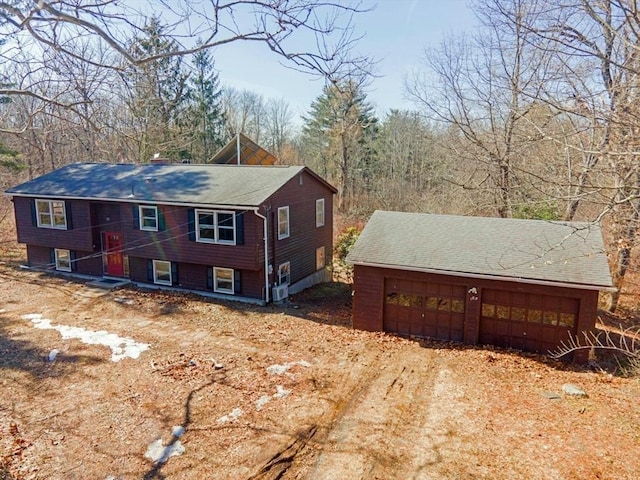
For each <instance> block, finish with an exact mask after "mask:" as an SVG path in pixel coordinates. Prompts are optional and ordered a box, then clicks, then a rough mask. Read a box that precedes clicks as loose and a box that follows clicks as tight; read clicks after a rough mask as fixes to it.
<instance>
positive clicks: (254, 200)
mask: <svg viewBox="0 0 640 480" xmlns="http://www.w3.org/2000/svg"><path fill="white" fill-rule="evenodd" d="M335 192H336V190H335V189H334V188H333V187H332V186H331V185H329V184H328V183H327V182H325V181H324V180H323V179H322V178H320V177H319V176H318V175H316V174H315V173H314V172H313V171H311V170H310V169H308V168H306V167H302V166H247V165H188V164H104V163H79V164H71V165H67V166H65V167H62V168H60V169H58V170H55V171H52V172H50V173H48V174H46V175H43V176H41V177H38V178H35V179H33V180H31V181H28V182H26V183H23V184H21V185H18V186H16V187H13V188H10V189H9V190H7V191H6V194H7V195H10V196H11V197H12V201H13V203H14V209H15V216H16V227H17V233H18V241H19V242H20V243H24V244H26V247H27V258H28V266H29V267H32V268H39V269H51V270H57V271H60V272H70V273H74V274H81V275H88V276H93V277H106V278H109V279H116V280H117V279H123V280H130V281H132V282H136V283H141V284H150V285H157V286H159V287H174V288H180V289H187V290H193V291H199V292H207V293H208V294H210V295H213V296H218V297H220V298H232V299H238V300H245V301H253V302H256V303H268V302H270V301H272V300H276V301H277V300H281V299H283V298H284V297H286V295H287V294H288V292H292V293H295V292H297V291H299V290H302V289H303V288H306V287H308V286H311V285H313V284H315V283H319V282H322V281H327V280H330V278H331V274H330V271H329V269H328V268H327V265H328V264H329V262H330V259H331V254H332V249H333V235H332V225H333V218H332V210H333V195H334V194H335Z"/></svg>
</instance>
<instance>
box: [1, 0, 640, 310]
mask: <svg viewBox="0 0 640 480" xmlns="http://www.w3.org/2000/svg"><path fill="white" fill-rule="evenodd" d="M40 3H41V4H43V5H45V7H46V6H47V5H49V4H48V3H47V2H40ZM161 3H162V4H163V5H164V3H163V2H161ZM232 3H233V2H231V3H229V4H228V5H226V4H225V5H224V6H223V7H217V8H227V7H228V8H229V9H230V10H228V11H226V10H220V11H219V12H218V13H220V14H224V13H225V12H227V13H228V12H232V11H233V10H231V9H232V8H233V5H232ZM249 3H252V2H249ZM254 3H255V5H263V6H264V8H266V10H265V12H263V13H264V16H263V17H261V18H262V20H263V23H262V26H264V27H265V28H266V27H271V28H273V29H275V30H274V31H273V32H279V33H277V34H280V35H284V36H283V37H277V34H276V33H273V34H271V35H266V36H265V37H264V38H261V39H260V40H261V41H264V42H266V43H267V44H268V45H269V46H270V47H271V48H272V50H274V51H275V52H276V53H277V54H280V55H282V56H283V58H286V59H288V60H290V61H291V62H292V63H293V64H294V65H295V66H296V68H300V69H303V70H304V69H306V70H309V71H312V72H315V73H317V74H319V75H322V76H323V78H325V80H326V82H325V84H324V85H325V86H324V88H323V89H322V91H321V92H319V95H318V97H317V98H316V100H315V101H314V102H313V103H312V104H311V105H310V106H309V108H308V110H307V113H306V114H305V115H304V116H303V118H302V120H301V125H300V124H298V123H297V122H296V121H295V119H294V116H293V113H292V111H291V108H290V106H289V105H288V104H287V102H286V100H284V99H265V98H263V97H262V96H261V95H259V94H256V93H254V92H250V91H243V90H236V89H234V88H233V86H228V87H224V88H223V87H222V86H221V82H220V78H219V77H218V74H217V73H216V71H215V63H214V57H213V54H212V53H211V50H209V49H208V48H207V47H209V46H211V44H212V43H211V42H212V40H211V37H208V36H207V35H206V34H205V33H206V32H205V31H201V32H200V33H201V34H202V39H201V40H200V41H199V42H198V43H197V44H196V45H195V47H194V48H191V49H185V48H184V46H183V45H182V43H181V42H180V39H179V37H176V35H175V32H173V30H172V28H173V27H172V26H169V25H166V24H163V23H162V22H161V21H160V18H161V17H160V16H151V17H149V18H148V19H147V20H146V22H145V23H144V25H143V26H141V27H140V28H138V29H137V30H136V31H135V34H134V35H131V36H130V37H127V38H126V40H122V39H120V37H119V36H117V35H116V36H113V37H109V39H110V40H111V41H112V42H116V43H117V42H118V41H119V42H120V43H117V48H107V47H110V46H111V43H109V42H107V43H106V44H105V43H104V42H102V43H100V42H98V43H96V42H91V41H90V40H86V41H85V40H83V39H84V37H83V36H79V37H78V38H77V39H76V40H75V41H74V43H73V48H74V49H73V51H72V52H69V51H68V50H67V49H68V47H67V43H64V45H60V48H52V49H45V50H42V55H41V56H39V57H38V60H37V62H36V61H35V60H34V58H33V57H31V56H29V52H28V51H27V50H26V49H25V48H23V47H22V46H21V41H22V40H21V38H22V37H20V36H19V35H18V34H17V33H16V32H17V31H18V30H15V31H14V33H13V36H11V35H10V36H9V37H7V38H9V39H11V40H12V43H6V44H5V45H0V47H1V51H2V52H3V53H2V55H3V56H4V58H5V59H6V61H5V62H4V63H3V64H2V67H0V125H1V132H2V133H1V134H0V142H1V144H0V160H2V163H1V164H0V167H2V168H12V169H15V168H17V167H19V166H20V165H23V166H24V167H25V168H26V169H27V171H28V175H30V176H33V175H36V174H40V173H43V172H46V171H48V170H51V169H53V168H56V167H59V166H61V165H62V164H65V163H69V162H74V161H107V162H122V161H124V162H133V161H136V162H138V161H148V160H149V159H150V158H151V156H152V155H153V154H154V153H156V152H158V153H160V154H162V155H163V156H168V157H170V158H173V159H177V160H186V159H188V160H190V161H194V162H206V161H208V159H210V158H211V156H212V155H213V154H214V153H215V151H216V150H217V149H218V148H219V147H220V146H221V145H223V144H224V143H225V142H226V141H228V140H229V139H230V138H232V136H233V135H235V134H236V133H238V132H242V133H245V134H246V135H248V136H249V137H251V138H253V139H254V140H255V141H256V142H257V143H259V144H260V145H262V146H263V147H265V148H267V149H268V150H270V151H271V152H272V153H274V154H275V155H276V157H278V159H279V161H280V162H281V163H284V164H306V165H308V166H310V167H311V168H312V169H313V170H315V171H316V172H317V173H319V174H320V175H322V176H323V177H325V178H327V179H328V180H329V181H330V182H331V183H333V184H334V185H335V186H336V188H337V189H338V195H337V202H336V203H337V206H338V209H339V211H340V213H341V214H342V217H343V218H352V219H356V218H357V219H366V218H367V216H368V215H369V214H370V213H371V212H372V211H373V210H375V209H388V210H408V211H421V212H437V213H456V214H469V215H489V216H500V217H505V218H509V217H518V218H538V219H545V220H583V221H590V222H591V221H593V222H603V223H604V225H605V226H606V232H607V239H608V242H609V250H608V254H609V257H610V261H611V265H612V269H613V270H612V271H613V273H614V281H615V284H616V286H618V287H621V286H622V285H623V282H624V277H625V274H626V272H627V271H628V268H629V266H630V262H631V255H632V252H633V248H634V247H635V246H636V245H637V244H638V237H639V233H638V231H639V227H640V158H639V157H638V155H639V153H640V107H639V105H640V102H639V101H638V100H639V99H638V92H639V91H640V89H639V88H638V87H639V86H640V75H639V74H640V61H639V59H640V12H639V11H638V10H637V9H636V8H635V6H634V3H633V2H628V1H626V0H563V1H559V0H476V1H475V2H474V3H473V8H474V11H475V13H476V14H477V17H478V20H479V22H480V28H479V29H478V30H477V31H474V32H470V33H469V34H467V35H465V36H456V37H449V38H445V39H444V40H443V41H442V43H441V44H440V45H438V46H436V47H431V48H428V49H426V50H425V54H424V58H423V61H422V64H421V66H422V68H421V69H419V70H417V71H416V72H415V73H414V74H413V75H412V76H410V77H409V78H407V79H406V81H405V85H404V91H405V94H406V95H407V96H408V97H410V98H411V99H412V100H413V102H414V105H415V109H414V110H412V111H401V110H390V111H388V112H385V113H384V114H383V116H382V117H381V118H379V117H378V116H377V115H376V113H375V109H374V106H373V105H372V104H371V103H370V102H369V101H368V99H367V87H368V84H369V82H370V77H369V73H371V70H370V68H368V67H370V66H371V65H370V64H369V63H367V61H366V59H363V58H358V59H353V58H350V57H348V56H344V55H343V56H338V57H336V56H334V55H333V54H331V52H328V51H326V50H325V51H324V52H323V53H324V55H314V54H309V55H302V56H296V55H297V54H292V53H291V51H289V50H286V49H285V48H284V45H285V43H286V40H287V38H288V37H287V35H288V34H287V33H286V28H289V27H287V25H289V26H291V25H294V24H296V23H295V22H291V23H287V22H288V21H291V20H292V19H293V18H294V16H295V15H301V14H303V12H304V9H302V10H293V11H292V10H288V9H289V8H290V7H291V5H294V4H295V5H298V3H300V5H299V6H300V8H302V7H304V6H305V5H306V7H308V8H316V7H315V6H316V5H327V4H325V3H324V2H320V3H317V2H313V1H311V0H308V1H301V2H293V3H292V4H291V5H290V4H289V3H287V2H284V3H282V2H278V1H276V0H273V1H271V0H269V1H267V2H254ZM303 4H304V5H303ZM105 5H108V6H115V5H118V4H117V3H116V2H111V1H107V2H106V3H105ZM181 5H182V4H181ZM185 5H188V3H187V4H185ZM216 5H222V3H217V4H216ZM255 5H254V6H255ZM328 5H330V6H335V5H340V2H338V3H337V4H333V3H332V2H328ZM3 8H4V10H3ZM12 8H13V10H12V9H11V8H9V7H6V6H5V7H1V6H0V30H2V28H3V27H4V28H9V27H12V26H20V25H31V24H30V23H29V21H28V20H31V21H32V22H36V16H33V17H28V18H27V17H25V18H21V17H20V15H23V16H24V15H25V14H22V13H21V12H20V11H19V10H16V9H17V7H15V8H14V7H12ZM43 8H44V7H43ZM86 8H88V9H90V8H92V7H86ZM260 8H262V7H260ZM291 8H292V7H291ZM296 8H297V7H296ZM283 9H284V10H283ZM14 10H15V11H14ZM3 12H4V14H3ZM16 12H17V13H16ZM358 12H359V10H358V9H357V8H355V9H352V8H351V7H349V8H347V13H351V14H357V13H358ZM82 13H83V12H82V11H80V14H77V15H78V18H83V17H82V15H81V14H82ZM89 13H92V15H97V13H95V12H93V11H91V12H89ZM343 13H344V12H343ZM12 15H13V16H12ZM34 15H35V14H34ZM40 15H41V17H43V18H45V19H49V20H51V21H52V23H51V24H50V25H52V26H51V27H50V28H51V29H50V30H46V28H45V27H46V25H47V24H46V23H38V24H37V25H38V27H37V28H36V26H35V25H36V23H34V24H33V25H34V26H33V29H34V30H32V31H31V30H30V32H31V34H32V35H34V38H37V39H39V38H42V39H43V40H39V41H40V42H41V43H42V42H44V44H45V45H46V44H47V42H49V43H50V42H55V41H62V40H64V39H65V38H66V37H64V35H60V34H61V33H63V32H62V31H58V30H56V29H57V28H59V25H60V22H62V23H64V22H65V21H68V22H71V23H72V24H73V25H75V24H74V23H73V22H75V21H74V20H73V18H67V16H64V17H62V16H58V17H55V15H56V10H55V9H52V7H51V8H50V9H47V8H44V10H42V11H40ZM287 15H290V16H287ZM91 18H93V17H91ZM110 18H112V17H109V16H105V17H104V18H103V21H104V22H106V23H104V24H100V25H102V27H105V25H108V24H109V23H108V22H109V21H110V20H109V19H110ZM118 18H120V20H122V18H124V17H118ZM229 18H231V19H232V20H233V21H231V23H229V24H228V26H231V25H233V22H234V21H235V17H234V16H233V15H231V17H229ZM295 18H298V19H300V17H295ZM302 18H307V17H304V15H303V16H302ZM336 18H337V17H336ZM350 18H351V17H350ZM274 19H276V20H277V21H275V22H273V20H274ZM37 20H38V21H43V20H42V18H38V19H37ZM53 20H55V21H53ZM270 21H272V23H269V22H270ZM56 22H57V23H56ZM43 25H44V26H43ZM100 25H98V26H100ZM259 25H260V23H259ZM296 25H297V24H296ZM347 25H350V24H349V23H347ZM76 27H77V28H86V27H85V26H84V24H81V25H76ZM15 28H18V27H15ZM281 29H285V30H284V33H283V31H282V30H281ZM312 31H313V29H312ZM316 31H317V32H322V31H324V30H322V29H320V28H317V29H316ZM338 31H340V29H338ZM344 31H346V32H349V31H350V30H349V28H347V29H346V30H344ZM94 32H95V30H94ZM100 32H102V33H104V32H111V30H109V29H106V27H105V28H103V29H101V30H100V31H98V36H99V37H100V39H101V41H102V40H104V36H105V35H106V36H107V37H108V35H107V34H106V33H104V35H102V33H100ZM262 33H264V32H263V30H262V29H258V32H252V33H249V34H247V35H243V34H242V33H241V32H238V31H237V30H234V35H235V37H233V38H234V39H240V40H243V39H253V37H252V35H260V34H262ZM56 35H57V36H56ZM274 39H278V42H280V43H276V44H274V43H273V41H274ZM66 40H68V38H66ZM5 41H6V40H5ZM269 42H272V43H269ZM341 42H342V43H340V42H338V43H337V44H339V45H341V47H342V49H343V52H344V51H349V47H351V46H352V45H353V44H354V42H355V40H353V39H352V38H350V37H348V36H346V37H344V36H343V37H341ZM329 44H330V43H329V42H325V43H323V42H318V45H325V46H326V45H329ZM123 49H124V52H125V53H123ZM292 51H295V49H294V50H292ZM23 58H24V61H22V60H23ZM336 62H337V63H336ZM342 67H344V68H342ZM222 75H224V72H223V73H222ZM16 79H18V81H16ZM617 302H618V297H617V296H616V295H613V298H612V305H611V306H612V308H613V309H615V307H616V305H617Z"/></svg>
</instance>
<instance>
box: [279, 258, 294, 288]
mask: <svg viewBox="0 0 640 480" xmlns="http://www.w3.org/2000/svg"><path fill="white" fill-rule="evenodd" d="M285 283H286V284H290V283H291V262H286V263H283V264H281V265H280V266H279V267H278V285H284V284H285Z"/></svg>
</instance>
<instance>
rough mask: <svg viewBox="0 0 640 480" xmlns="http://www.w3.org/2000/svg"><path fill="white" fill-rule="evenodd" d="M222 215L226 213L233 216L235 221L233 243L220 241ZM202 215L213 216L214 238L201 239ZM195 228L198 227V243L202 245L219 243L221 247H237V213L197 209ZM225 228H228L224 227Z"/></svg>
mask: <svg viewBox="0 0 640 480" xmlns="http://www.w3.org/2000/svg"><path fill="white" fill-rule="evenodd" d="M220 213H226V214H229V215H231V218H232V220H233V241H229V240H221V239H220V227H219V226H218V214H220ZM200 215H213V231H214V234H213V235H214V238H213V239H211V238H201V237H200V221H199V219H200ZM195 217H196V218H195V224H196V225H195V227H196V242H200V243H219V244H221V245H235V244H236V241H237V238H238V232H237V230H236V212H234V211H232V210H199V209H196V211H195ZM222 228H225V229H226V227H222Z"/></svg>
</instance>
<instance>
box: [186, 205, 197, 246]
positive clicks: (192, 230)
mask: <svg viewBox="0 0 640 480" xmlns="http://www.w3.org/2000/svg"><path fill="white" fill-rule="evenodd" d="M187 220H188V226H189V240H193V241H194V242H195V240H196V211H195V210H194V209H193V208H190V209H189V210H188V211H187Z"/></svg>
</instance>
